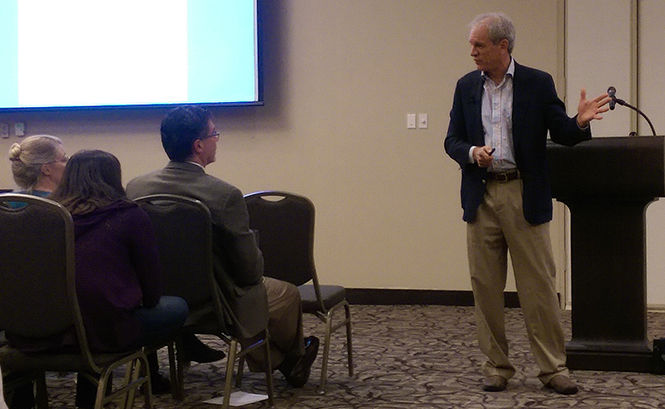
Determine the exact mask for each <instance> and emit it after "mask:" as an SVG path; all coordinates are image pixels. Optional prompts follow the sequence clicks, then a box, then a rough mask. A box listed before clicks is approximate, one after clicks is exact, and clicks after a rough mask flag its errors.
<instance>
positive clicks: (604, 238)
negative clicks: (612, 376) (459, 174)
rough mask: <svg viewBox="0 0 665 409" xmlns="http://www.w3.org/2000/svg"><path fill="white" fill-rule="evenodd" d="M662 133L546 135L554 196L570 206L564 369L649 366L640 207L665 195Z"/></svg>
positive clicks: (646, 369)
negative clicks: (571, 141)
mask: <svg viewBox="0 0 665 409" xmlns="http://www.w3.org/2000/svg"><path fill="white" fill-rule="evenodd" d="M663 142H664V138H663V137H660V136H657V137H653V136H651V137H613V138H593V139H591V140H589V141H585V142H582V143H579V144H577V145H575V146H573V147H566V146H561V145H556V144H553V143H551V142H548V145H547V154H548V162H549V167H550V176H551V182H552V196H553V197H555V198H556V199H557V200H559V201H561V202H563V203H565V204H566V205H567V206H568V208H569V209H570V212H571V260H572V271H571V276H572V339H571V340H570V341H569V342H568V343H567V344H566V353H567V355H568V364H567V365H568V367H569V368H570V369H595V370H612V371H635V372H650V371H652V359H651V354H652V352H651V348H650V347H649V340H648V339H647V319H646V227H645V215H646V207H647V206H648V205H649V204H650V203H651V202H652V201H654V200H657V199H658V198H659V197H663V196H665V183H664V173H663V169H664V166H663V162H664V155H665V152H664V150H663V147H664V144H663Z"/></svg>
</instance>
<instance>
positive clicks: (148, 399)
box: [132, 355, 153, 409]
mask: <svg viewBox="0 0 665 409" xmlns="http://www.w3.org/2000/svg"><path fill="white" fill-rule="evenodd" d="M132 365H138V367H137V368H135V371H136V372H137V373H138V374H139V376H140V375H143V376H144V377H145V379H146V381H145V383H144V384H143V385H144V386H143V398H144V399H145V403H144V406H143V408H144V409H153V408H152V382H151V381H150V368H149V365H148V359H147V358H146V357H145V355H144V356H142V357H139V359H137V360H136V361H134V363H132Z"/></svg>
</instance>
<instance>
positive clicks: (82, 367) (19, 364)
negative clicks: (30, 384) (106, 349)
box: [0, 345, 134, 372]
mask: <svg viewBox="0 0 665 409" xmlns="http://www.w3.org/2000/svg"><path fill="white" fill-rule="evenodd" d="M132 353H134V351H130V352H119V353H93V354H92V357H93V360H94V361H95V363H96V364H97V365H99V366H102V367H104V366H107V365H109V364H111V363H113V362H116V361H118V360H120V359H122V358H123V357H126V356H128V355H131V354H132ZM0 363H2V366H3V368H6V369H8V370H16V371H31V370H47V371H65V372H69V371H72V372H76V371H90V370H91V368H90V367H89V366H88V364H87V362H86V360H85V359H83V356H82V355H81V353H80V352H36V353H25V352H22V351H19V350H18V349H15V348H12V347H10V346H9V345H5V346H2V347H0Z"/></svg>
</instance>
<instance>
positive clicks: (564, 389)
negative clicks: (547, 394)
mask: <svg viewBox="0 0 665 409" xmlns="http://www.w3.org/2000/svg"><path fill="white" fill-rule="evenodd" d="M545 386H547V387H548V388H550V389H554V392H556V393H560V394H562V395H573V394H575V393H577V385H576V384H575V382H574V381H573V380H572V379H570V378H569V377H567V376H566V375H555V376H554V377H553V378H552V379H550V381H549V382H547V385H545Z"/></svg>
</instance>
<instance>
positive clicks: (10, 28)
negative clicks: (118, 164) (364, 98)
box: [0, 0, 260, 109]
mask: <svg viewBox="0 0 665 409" xmlns="http://www.w3.org/2000/svg"><path fill="white" fill-rule="evenodd" d="M256 7H257V6H256V0H3V1H2V2H0V58H2V61H5V62H6V63H4V64H2V66H0V88H2V89H3V90H6V92H5V91H3V92H2V93H1V94H0V109H17V108H19V109H20V108H50V107H82V106H124V105H159V104H180V103H203V104H252V103H259V102H260V95H259V94H260V93H259V72H258V58H259V57H258V46H257V44H258V42H257V35H258V28H257V10H256Z"/></svg>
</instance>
